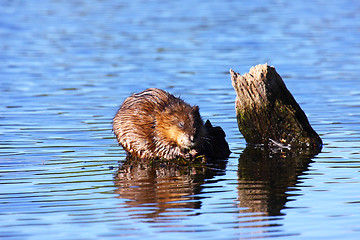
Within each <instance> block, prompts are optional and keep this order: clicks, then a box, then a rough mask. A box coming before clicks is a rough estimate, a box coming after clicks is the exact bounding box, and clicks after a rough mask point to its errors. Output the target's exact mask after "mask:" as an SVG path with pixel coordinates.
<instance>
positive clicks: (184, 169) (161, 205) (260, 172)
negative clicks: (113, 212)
mask: <svg viewBox="0 0 360 240" xmlns="http://www.w3.org/2000/svg"><path fill="white" fill-rule="evenodd" d="M316 154H317V153H309V152H301V153H296V152H294V151H290V150H286V151H284V150H269V149H263V148H255V147H247V148H245V150H244V151H243V152H242V153H241V155H240V158H239V164H238V183H237V190H238V199H237V200H238V208H237V209H238V210H239V209H240V211H238V213H239V216H238V217H239V218H247V220H244V221H245V222H249V221H250V222H252V221H255V222H259V221H260V222H262V221H263V220H266V219H268V218H267V217H268V216H281V215H283V214H282V213H281V210H282V209H284V208H285V204H286V202H287V201H289V199H288V197H289V196H291V195H295V194H294V193H291V191H295V190H296V188H295V187H296V184H297V183H298V182H299V176H301V175H303V174H304V172H305V171H307V170H308V166H309V164H310V163H311V162H312V158H313V157H314V156H315V155H316ZM226 165H227V160H221V161H215V162H211V163H207V164H206V165H186V166H179V165H177V164H170V163H167V164H166V163H157V162H150V161H148V160H134V159H131V158H127V159H126V161H125V162H123V163H122V164H121V165H120V167H119V169H118V172H117V173H116V175H115V176H114V178H115V183H116V185H117V189H116V190H115V193H117V194H118V197H119V198H122V199H125V203H124V204H125V208H129V211H131V217H132V218H142V219H147V220H148V221H153V222H158V221H168V220H170V219H179V218H182V217H185V216H192V215H194V214H198V213H194V211H192V210H194V209H200V208H201V205H202V198H204V197H206V196H205V195H204V194H201V192H202V190H203V189H204V188H206V182H207V180H209V179H212V178H214V177H215V176H221V175H224V174H225V168H226ZM248 217H250V218H254V217H255V219H253V220H249V218H248ZM259 218H260V219H259ZM261 219H262V220H261ZM268 220H269V219H268ZM240 222H242V221H240ZM245 225H246V224H245ZM238 227H241V225H240V226H238ZM244 227H245V226H244Z"/></svg>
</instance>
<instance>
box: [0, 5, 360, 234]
mask: <svg viewBox="0 0 360 240" xmlns="http://www.w3.org/2000/svg"><path fill="white" fill-rule="evenodd" d="M359 11H360V3H358V2H357V1H351V0H349V1H337V2H336V3H334V2H332V3H331V4H330V3H329V2H328V1H320V0H319V1H312V2H311V3H308V4H306V3H305V4H304V3H303V2H294V1H252V2H251V3H246V2H241V1H230V0H229V1H211V2H209V1H181V2H176V1H153V2H149V1H130V2H129V1H111V2H109V1H82V0H79V1H62V0H60V1H37V2H36V3H33V2H32V1H3V2H2V4H1V7H0V16H1V17H0V39H1V40H0V49H1V53H0V60H1V63H2V64H1V67H0V183H1V185H0V238H1V239H49V238H51V239H119V238H122V239H139V237H141V238H146V239H184V238H189V239H194V238H205V239H252V238H267V237H277V238H283V239H319V238H324V239H325V238H326V239H358V237H359V235H360V193H359V190H358V189H359V187H360V174H359V171H360V151H359V150H360V114H359V109H360V108H359V107H360V80H359V77H358V63H359V62H360V45H359V41H358V39H360V19H359V14H358V12H359ZM265 62H267V63H268V64H270V65H273V66H275V68H276V70H277V71H278V73H279V74H280V75H281V76H282V77H283V79H284V81H285V83H286V85H287V87H288V88H289V90H290V91H291V92H292V93H293V95H294V97H295V99H296V100H297V101H298V103H299V104H300V105H301V107H302V108H303V110H304V111H305V113H306V114H307V116H308V118H309V120H310V123H311V124H312V126H313V128H314V129H315V130H316V131H317V132H318V133H319V134H320V136H321V138H322V139H323V142H324V147H323V150H322V152H321V153H319V154H318V155H315V156H313V155H312V156H297V155H296V154H294V153H291V152H288V153H285V154H284V153H276V152H266V151H265V152H263V151H258V150H254V149H250V148H246V143H245V141H244V139H243V137H242V135H241V133H240V132H239V131H238V128H237V124H236V117H235V111H234V100H235V92H234V90H233V88H232V86H231V80H230V75H229V72H228V71H229V69H230V68H232V69H234V70H235V71H236V72H239V73H241V74H243V73H245V72H247V71H248V70H249V69H250V67H251V66H254V65H256V64H260V63H265ZM147 87H157V88H162V89H165V90H167V91H170V92H171V93H173V94H175V95H177V96H181V97H182V98H183V99H185V100H186V101H187V102H189V103H190V104H197V105H199V106H200V112H201V114H202V116H203V118H204V119H210V120H211V121H212V123H213V124H214V125H220V126H221V127H222V128H223V129H224V131H225V132H226V134H227V141H228V142H229V145H230V148H231V151H232V154H231V155H230V157H229V158H228V159H226V160H221V161H218V162H216V163H213V164H209V165H208V166H206V167H204V166H191V167H190V166H189V167H187V166H182V167H178V166H171V165H169V166H167V165H166V166H164V165H151V166H149V165H146V164H145V165H144V164H142V163H128V162H126V154H125V152H124V151H123V150H122V149H121V147H119V146H118V145H117V142H116V140H115V138H114V137H113V134H112V132H111V121H112V117H113V116H114V114H115V113H116V111H117V109H118V107H119V106H120V104H121V103H122V101H123V100H124V99H125V97H127V96H128V95H130V94H131V93H134V92H139V91H142V90H144V89H145V88H147Z"/></svg>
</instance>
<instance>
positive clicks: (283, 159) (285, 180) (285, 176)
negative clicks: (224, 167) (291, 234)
mask: <svg viewBox="0 0 360 240" xmlns="http://www.w3.org/2000/svg"><path fill="white" fill-rule="evenodd" d="M316 154H317V153H310V152H304V151H303V152H296V151H292V150H287V149H285V150H284V149H281V150H280V149H278V150H269V149H261V148H254V147H247V148H245V150H244V151H243V153H242V154H241V155H240V158H239V165H238V182H239V185H238V200H239V205H240V207H244V208H245V210H243V212H249V213H258V214H259V215H264V216H279V215H282V214H281V210H282V209H283V208H284V207H285V203H286V202H287V201H288V196H291V195H296V194H298V193H296V192H293V193H292V192H291V191H296V189H294V188H292V187H295V186H296V184H297V183H298V178H299V176H300V175H302V174H303V173H304V171H307V170H308V166H309V163H310V162H311V158H312V157H313V156H314V155H316Z"/></svg>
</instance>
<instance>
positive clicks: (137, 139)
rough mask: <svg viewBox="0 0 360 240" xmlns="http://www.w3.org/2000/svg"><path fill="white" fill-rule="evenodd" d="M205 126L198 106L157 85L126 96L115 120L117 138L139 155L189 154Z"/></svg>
mask: <svg viewBox="0 0 360 240" xmlns="http://www.w3.org/2000/svg"><path fill="white" fill-rule="evenodd" d="M204 129H205V128H204V124H203V120H202V119H201V117H200V114H199V108H198V107H197V106H190V105H189V104H187V103H185V102H184V101H183V100H182V99H180V98H177V97H175V96H173V95H171V94H169V93H168V92H165V91H163V90H160V89H156V88H149V89H146V90H145V91H143V92H140V93H137V94H133V95H132V96H130V97H128V98H127V99H125V101H124V103H123V104H122V106H121V107H120V109H119V111H118V112H117V114H116V115H115V117H114V120H113V130H114V133H115V135H116V138H117V140H118V142H119V143H120V144H121V145H122V146H123V148H124V149H125V150H126V151H127V152H128V153H129V154H131V155H132V156H136V157H139V158H163V159H173V158H177V157H188V154H189V152H190V149H195V148H197V147H198V144H199V142H200V141H199V140H200V139H201V137H202V136H204V134H205V130H204Z"/></svg>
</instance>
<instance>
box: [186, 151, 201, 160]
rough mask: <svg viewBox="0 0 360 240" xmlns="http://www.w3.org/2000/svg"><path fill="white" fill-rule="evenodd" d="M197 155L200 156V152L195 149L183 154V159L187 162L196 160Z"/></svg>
mask: <svg viewBox="0 0 360 240" xmlns="http://www.w3.org/2000/svg"><path fill="white" fill-rule="evenodd" d="M196 154H198V152H197V151H196V150H195V149H191V150H190V151H189V152H187V153H185V154H183V157H184V158H185V159H186V160H193V159H195V156H196Z"/></svg>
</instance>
